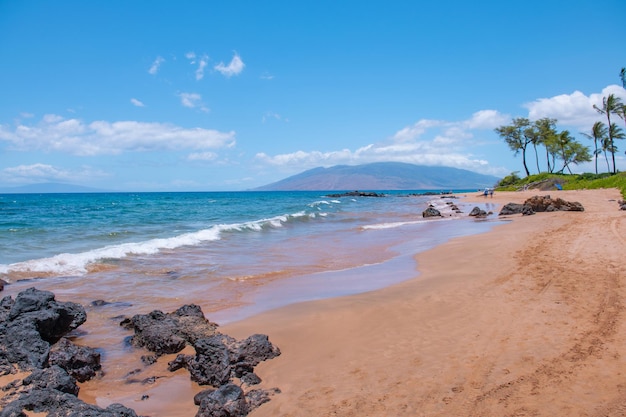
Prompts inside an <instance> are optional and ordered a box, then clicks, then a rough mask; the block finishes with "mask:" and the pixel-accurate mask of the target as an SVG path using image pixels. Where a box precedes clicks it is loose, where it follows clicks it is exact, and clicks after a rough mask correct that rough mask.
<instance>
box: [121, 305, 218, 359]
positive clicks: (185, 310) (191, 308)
mask: <svg viewBox="0 0 626 417" xmlns="http://www.w3.org/2000/svg"><path fill="white" fill-rule="evenodd" d="M120 325H122V326H124V327H126V328H128V329H133V330H134V331H135V335H134V336H133V337H132V338H131V339H130V343H131V344H132V345H133V346H136V347H145V348H146V349H148V350H150V351H152V352H154V353H156V354H157V355H162V354H167V353H177V352H180V351H181V350H183V349H184V348H185V346H186V345H187V343H190V344H192V343H193V342H194V341H195V340H197V339H198V338H201V337H208V336H212V335H214V334H215V333H216V330H215V329H216V328H217V325H216V324H215V323H211V322H210V321H208V320H207V319H206V318H205V317H204V314H203V313H202V310H201V309H200V307H199V306H197V305H193V304H191V305H184V306H182V307H181V308H179V309H178V310H176V311H175V312H173V313H167V314H166V313H163V312H162V311H159V310H154V311H153V312H151V313H149V314H137V315H135V316H133V317H132V318H131V319H130V320H129V319H126V320H124V321H122V323H120Z"/></svg>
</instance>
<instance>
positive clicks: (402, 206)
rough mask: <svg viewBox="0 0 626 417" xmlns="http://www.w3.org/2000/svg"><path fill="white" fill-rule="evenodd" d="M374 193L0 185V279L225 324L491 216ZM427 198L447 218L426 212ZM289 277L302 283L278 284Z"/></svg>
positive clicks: (344, 284)
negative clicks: (47, 190) (72, 190)
mask: <svg viewBox="0 0 626 417" xmlns="http://www.w3.org/2000/svg"><path fill="white" fill-rule="evenodd" d="M378 193H379V194H383V195H384V197H355V196H342V197H336V196H335V197H331V195H333V194H337V193H336V192H318V191H315V192H313V191H299V192H195V193H89V194H4V195H0V278H2V279H4V280H5V281H8V282H10V283H11V285H10V286H7V289H9V288H16V287H20V288H22V287H23V286H25V285H26V286H33V285H35V286H38V287H47V288H52V289H56V291H55V293H58V294H59V295H60V296H64V295H65V294H67V297H71V296H73V295H77V294H81V295H80V297H81V298H82V301H83V302H87V301H88V300H89V299H91V300H105V301H115V302H117V303H121V304H132V305H133V306H141V307H143V308H144V309H152V308H165V309H168V308H176V307H178V305H177V304H180V303H181V302H182V303H188V302H195V303H198V304H200V305H201V306H202V307H203V310H204V311H205V312H210V311H214V312H217V311H221V310H225V309H228V310H229V312H227V313H220V314H219V315H217V314H216V317H217V316H219V318H220V319H221V320H223V321H232V320H235V319H239V318H242V317H244V316H246V315H250V314H254V313H257V312H259V311H262V310H264V309H267V308H274V307H278V306H280V305H284V304H288V303H291V302H297V301H303V300H309V299H315V298H323V297H333V296H338V295H346V294H350V293H356V292H362V291H369V290H372V289H376V288H380V287H382V286H386V285H390V284H393V283H395V282H399V281H402V280H404V279H408V278H410V277H412V276H414V275H415V265H414V261H413V260H412V255H414V254H415V253H417V252H420V251H423V250H426V249H428V248H431V247H433V246H435V245H438V244H440V243H442V242H444V241H446V240H448V239H450V238H452V237H455V236H460V235H466V234H472V233H480V232H483V231H486V230H488V228H489V227H491V226H492V225H493V222H484V221H477V220H475V219H470V218H468V217H467V216H463V215H457V214H456V213H454V212H452V210H451V209H450V205H449V204H447V202H452V203H455V204H462V202H460V201H455V200H451V199H446V198H441V196H440V195H432V194H425V192H424V191H416V192H408V191H402V192H400V191H388V192H378ZM429 204H432V205H435V206H437V207H438V208H440V209H441V210H442V211H443V212H444V213H445V214H446V216H445V217H444V218H443V219H437V220H425V219H423V218H422V215H421V213H422V211H423V210H424V209H425V208H426V207H427V206H428V205H429ZM488 206H489V204H488V202H486V203H485V207H483V208H485V209H487V210H489V207H488ZM463 211H465V212H466V213H467V212H469V209H466V210H463ZM378 275H380V276H378ZM276 282H279V283H276ZM305 282H306V284H305ZM270 284H271V285H270ZM293 286H296V287H298V286H300V287H303V288H304V287H308V288H307V289H306V291H301V292H299V291H298V290H297V288H295V289H294V288H290V289H289V291H288V294H284V291H282V290H281V288H282V287H293ZM265 287H270V288H269V289H264V290H263V291H260V289H261V288H265ZM313 287H315V288H313ZM268 291H269V292H270V293H268ZM272 291H276V294H271V292H272ZM281 291H282V292H281ZM260 292H263V295H260V294H259V293H260ZM255 297H256V300H254V298H255ZM244 306H245V308H244Z"/></svg>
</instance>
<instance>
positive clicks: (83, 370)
mask: <svg viewBox="0 0 626 417" xmlns="http://www.w3.org/2000/svg"><path fill="white" fill-rule="evenodd" d="M48 362H49V363H50V365H58V366H60V367H61V368H63V369H65V370H66V371H67V372H69V374H70V375H71V376H72V377H74V378H76V380H78V381H79V382H85V381H88V380H90V379H91V378H93V377H95V376H96V375H98V374H99V373H100V370H101V368H102V366H101V365H100V353H98V352H97V351H96V350H95V349H93V348H90V347H88V346H77V345H75V344H74V343H72V342H71V341H70V340H68V339H66V338H63V339H61V340H59V341H58V342H57V343H56V344H54V345H53V346H52V348H51V349H50V357H49V359H48Z"/></svg>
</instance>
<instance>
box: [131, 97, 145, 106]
mask: <svg viewBox="0 0 626 417" xmlns="http://www.w3.org/2000/svg"><path fill="white" fill-rule="evenodd" d="M130 102H131V103H132V104H133V106H137V107H145V104H143V102H141V101H139V100H137V99H136V98H131V99H130Z"/></svg>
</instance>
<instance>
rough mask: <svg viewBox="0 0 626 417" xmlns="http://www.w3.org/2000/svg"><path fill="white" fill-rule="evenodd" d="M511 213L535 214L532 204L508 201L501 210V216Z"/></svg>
mask: <svg viewBox="0 0 626 417" xmlns="http://www.w3.org/2000/svg"><path fill="white" fill-rule="evenodd" d="M511 214H527V215H528V214H535V212H534V211H533V209H532V208H531V207H530V206H527V205H525V204H519V203H507V204H505V205H504V206H503V207H502V209H501V210H500V213H499V214H498V215H499V216H508V215H511Z"/></svg>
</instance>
